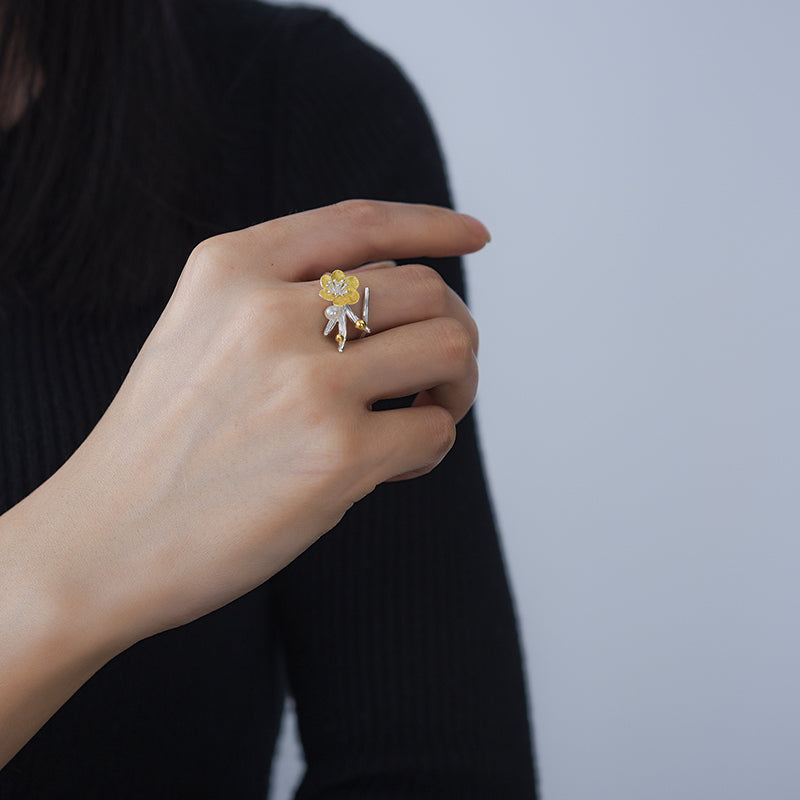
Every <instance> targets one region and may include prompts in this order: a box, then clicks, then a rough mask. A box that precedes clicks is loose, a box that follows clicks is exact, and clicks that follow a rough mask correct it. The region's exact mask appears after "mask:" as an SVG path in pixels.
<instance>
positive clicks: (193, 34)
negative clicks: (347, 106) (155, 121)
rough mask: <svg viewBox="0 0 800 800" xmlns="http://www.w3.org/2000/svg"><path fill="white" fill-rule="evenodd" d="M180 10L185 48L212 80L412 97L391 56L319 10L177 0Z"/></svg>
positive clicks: (252, 0)
mask: <svg viewBox="0 0 800 800" xmlns="http://www.w3.org/2000/svg"><path fill="white" fill-rule="evenodd" d="M181 8H182V12H183V14H184V25H185V29H186V31H187V39H188V43H189V45H190V48H191V51H192V52H193V55H194V56H195V58H196V60H197V62H198V63H200V64H201V66H203V67H204V69H205V74H206V77H210V78H213V79H214V80H216V81H217V82H222V83H225V82H228V84H237V83H239V82H246V81H247V80H248V79H255V80H258V79H261V80H262V81H268V80H269V79H270V77H271V76H272V75H274V76H275V77H277V78H279V79H280V80H281V81H282V83H283V85H284V88H285V90H286V91H290V92H296V91H302V90H304V89H310V88H311V89H313V88H315V87H316V88H317V89H318V90H319V91H320V98H319V99H320V100H324V99H326V98H327V99H328V100H329V101H331V102H336V101H338V100H339V99H341V100H342V102H346V101H347V97H348V96H349V97H350V98H353V97H355V96H356V95H357V96H358V98H359V99H360V100H362V101H364V100H368V99H369V98H370V97H375V98H377V97H378V95H380V93H381V92H384V93H385V92H387V91H389V92H392V93H393V94H394V95H395V96H394V99H395V100H398V99H400V98H399V97H398V95H399V96H402V97H404V98H405V99H406V100H407V101H408V102H410V103H412V104H413V103H417V102H418V98H417V96H416V93H415V92H414V90H413V88H412V87H411V85H410V84H409V82H408V81H407V79H406V78H405V76H404V74H403V73H402V70H400V68H399V67H398V66H397V64H396V63H395V62H394V61H393V60H392V59H391V58H389V57H388V56H387V55H386V54H385V53H384V52H382V51H381V50H379V49H378V48H376V47H374V46H373V45H371V44H370V43H368V42H366V41H365V40H364V39H363V38H362V37H361V36H359V35H358V34H357V33H355V32H354V31H353V30H352V29H351V28H350V27H349V26H348V25H347V24H346V23H345V22H343V21H342V20H341V19H339V18H338V17H336V16H335V15H333V14H332V13H331V12H329V11H327V10H325V9H323V8H317V7H312V6H296V5H288V6H286V5H275V4H271V3H264V2H260V0H185V2H184V4H183V6H182V7H181ZM331 93H332V94H331ZM340 94H342V95H344V96H343V97H341V98H340V97H339V95H340ZM323 104H324V103H323Z"/></svg>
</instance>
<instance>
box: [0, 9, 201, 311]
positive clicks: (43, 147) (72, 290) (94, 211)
mask: <svg viewBox="0 0 800 800" xmlns="http://www.w3.org/2000/svg"><path fill="white" fill-rule="evenodd" d="M181 6H182V4H181V3H180V0H69V2H64V0H0V69H4V70H11V72H12V74H13V75H14V76H15V77H16V79H17V83H19V79H20V78H22V79H24V80H26V81H27V87H28V91H29V94H30V95H31V97H32V95H33V92H34V88H35V70H36V68H38V69H39V70H40V74H42V73H43V76H44V86H43V88H42V90H41V93H40V95H39V96H38V97H36V98H35V99H33V98H32V101H31V102H30V104H29V108H28V109H27V110H26V112H25V113H24V115H23V117H22V118H21V119H20V120H19V122H18V123H17V124H16V125H15V126H14V127H13V128H12V129H11V130H10V131H8V132H7V133H4V134H0V153H2V156H3V162H4V167H5V174H4V175H3V176H2V184H0V292H2V293H3V295H4V296H6V297H8V296H13V297H15V298H17V299H24V298H25V297H26V296H29V295H36V296H38V297H39V298H40V299H41V300H43V301H44V302H45V303H46V304H47V305H48V306H50V307H52V308H53V309H58V310H65V309H79V310H85V311H93V312H97V311H109V310H114V309H119V308H134V307H137V306H140V305H141V304H143V303H145V302H147V301H148V300H150V299H152V298H153V297H156V296H159V297H160V296H168V292H169V291H170V290H171V288H172V286H173V285H174V282H175V280H176V278H177V274H178V272H179V269H180V267H181V266H182V264H183V262H184V260H185V258H186V255H187V254H188V250H189V249H190V248H191V245H192V244H193V243H194V242H196V241H197V240H198V239H199V238H201V232H203V231H207V230H208V228H209V225H211V227H213V223H209V222H208V220H207V219H206V218H204V213H205V212H204V210H203V209H202V208H200V206H199V204H198V202H197V198H198V197H199V196H200V194H201V192H198V186H197V181H198V180H202V178H199V177H198V176H199V175H201V174H202V169H198V168H197V167H198V165H199V164H202V163H203V160H204V157H205V156H206V154H207V151H208V148H209V147H210V143H211V141H212V135H211V133H210V131H211V126H210V123H209V120H208V118H207V115H206V113H205V111H204V107H203V102H202V99H201V94H200V92H199V90H198V88H197V86H196V83H195V79H194V76H193V72H192V68H191V59H190V57H189V54H188V50H187V48H186V46H185V43H184V41H183V39H182V35H181V26H180V25H179V24H178V18H177V17H178V14H179V13H180V10H181ZM7 84H8V82H7V81H6V85H7ZM2 85H3V81H0V86H2ZM6 94H7V93H6ZM3 102H8V97H5V98H4V97H3V96H2V94H0V103H3ZM190 178H191V180H190ZM206 235H208V234H207V233H206ZM156 254H157V255H156ZM165 293H167V294H165Z"/></svg>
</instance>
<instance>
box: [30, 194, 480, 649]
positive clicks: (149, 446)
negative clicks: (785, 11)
mask: <svg viewBox="0 0 800 800" xmlns="http://www.w3.org/2000/svg"><path fill="white" fill-rule="evenodd" d="M487 239H488V234H487V233H486V231H485V229H484V228H483V227H482V226H481V225H480V224H479V223H477V222H475V221H474V220H471V219H470V218H465V217H463V216H461V215H458V214H456V213H454V212H452V211H449V210H446V209H442V208H437V207H432V206H414V205H403V204H392V203H379V202H370V201H348V202H345V203H341V204H338V205H336V206H331V207H328V208H322V209H318V210H315V211H310V212H305V213H302V214H297V215H294V216H291V217H285V218H282V219H278V220H274V221H271V222H267V223H264V224H261V225H256V226H254V227H252V228H248V229H245V230H242V231H237V232H234V233H229V234H225V235H222V236H217V237H214V238H212V239H209V240H207V241H205V242H203V243H202V244H200V245H199V246H198V247H197V248H196V249H195V251H194V252H193V253H192V255H191V257H190V258H189V261H188V262H187V264H186V266H185V268H184V270H183V272H182V274H181V276H180V280H179V281H178V284H177V286H176V288H175V291H174V293H173V295H172V297H171V299H170V301H169V303H168V304H167V306H166V308H165V310H164V312H163V314H162V315H161V318H160V319H159V321H158V323H157V324H156V326H155V328H154V329H153V331H152V333H151V334H150V336H149V337H148V339H147V341H146V342H145V344H144V346H143V348H142V350H141V352H140V353H139V356H138V357H137V359H136V361H135V362H134V364H133V366H132V368H131V370H130V373H129V375H128V376H127V378H126V380H125V382H124V383H123V385H122V387H121V389H120V391H119V393H118V394H117V396H116V398H115V399H114V401H113V403H112V404H111V406H110V407H109V409H108V411H107V412H106V414H105V415H104V416H103V418H102V420H101V421H100V422H99V423H98V425H97V427H96V428H95V429H94V430H93V432H92V433H91V434H90V436H89V437H88V438H87V439H86V441H85V442H84V443H83V445H82V446H81V447H80V448H79V449H78V451H77V452H76V453H75V454H74V455H73V457H72V458H71V459H70V460H69V461H68V462H67V464H66V465H65V466H64V467H63V468H62V469H61V470H60V471H59V473H57V474H56V476H54V478H53V479H51V480H54V481H55V482H56V484H55V488H57V489H58V490H59V491H58V494H59V496H60V497H66V498H69V499H70V502H67V503H66V505H65V509H66V510H65V511H64V514H65V515H66V516H67V518H68V520H69V521H70V522H71V529H72V530H73V531H74V532H75V535H74V536H73V537H72V539H71V540H70V541H68V542H65V541H64V540H63V528H62V530H61V531H60V537H61V538H59V540H58V541H48V540H47V533H46V532H45V533H43V534H42V536H43V537H44V541H43V542H42V543H41V545H40V547H39V549H38V551H37V552H40V553H42V554H44V555H43V558H45V559H50V560H48V561H47V563H43V564H41V565H40V568H41V569H44V570H47V571H48V572H49V574H50V575H51V576H52V578H53V581H54V582H55V584H56V585H58V586H59V587H62V590H63V598H62V602H65V603H67V604H68V605H71V606H76V607H80V608H81V613H84V614H85V613H87V606H90V607H91V608H92V609H95V610H94V611H92V614H93V615H96V617H97V618H96V619H95V622H94V624H97V625H100V626H104V628H105V630H107V631H109V633H108V635H109V636H118V637H120V641H119V645H120V649H122V647H124V646H127V645H128V644H131V643H133V642H134V641H137V640H138V639H140V638H144V637H146V636H149V635H151V634H154V633H157V632H159V631H162V630H165V629H167V628H171V627H174V626H177V625H180V624H183V623H186V622H189V621H191V620H193V619H195V618H197V617H199V616H201V615H203V614H205V613H208V612H210V611H212V610H213V609H215V608H218V607H220V606H222V605H224V604H225V603H227V602H229V601H231V600H233V599H235V598H236V597H238V596H240V595H242V594H244V593H245V592H247V591H248V590H250V589H252V588H254V587H255V586H257V585H259V584H260V583H262V582H263V581H265V580H266V579H267V578H269V577H270V576H271V575H273V574H274V573H275V572H277V571H278V570H280V569H281V568H282V567H284V566H285V565H286V564H287V563H289V562H290V561H291V560H292V559H293V558H295V557H296V556H297V555H298V554H299V553H301V552H302V551H303V550H304V549H306V548H307V547H308V546H309V545H310V544H312V543H313V542H314V541H315V540H316V539H317V538H318V537H319V536H320V535H322V534H323V533H324V532H326V531H327V530H329V529H330V528H332V527H333V526H334V525H335V524H336V523H337V522H338V521H339V520H340V519H341V517H342V516H343V515H344V513H345V512H346V511H347V509H348V508H350V506H351V505H352V504H353V503H355V502H356V501H357V500H359V499H360V498H362V497H364V496H365V495H366V494H368V493H369V492H370V491H372V489H373V488H374V487H375V486H376V485H377V484H378V483H381V482H382V481H386V480H391V479H396V478H402V477H409V476H414V475H421V474H423V473H425V472H427V471H429V470H430V469H432V468H433V467H434V466H435V465H436V464H437V463H438V462H439V461H440V460H441V458H442V457H443V456H444V455H445V453H446V452H447V451H448V450H449V448H450V447H451V445H452V443H453V440H454V436H455V423H456V422H457V421H458V420H459V419H461V417H462V416H463V415H464V414H465V413H466V411H467V410H468V408H469V407H470V405H471V404H472V401H473V399H474V395H475V390H476V386H477V367H476V361H475V351H476V350H477V331H476V327H475V325H474V322H473V321H472V319H471V317H470V315H469V313H468V311H467V309H466V307H465V306H464V304H463V303H462V302H461V301H460V299H459V298H458V297H457V296H456V295H455V293H453V292H452V291H451V290H450V289H448V288H447V287H446V286H445V284H444V283H443V282H442V280H441V279H440V278H439V277H438V275H437V274H436V273H435V272H434V271H433V270H431V269H429V268H427V267H423V266H420V265H411V266H402V267H385V266H384V267H380V266H377V267H366V268H362V269H361V270H360V271H359V272H358V275H359V278H360V279H361V282H362V285H363V286H369V287H370V290H371V314H370V321H369V322H370V328H371V329H372V335H370V336H368V337H366V338H364V339H357V338H353V339H349V340H348V342H347V345H346V347H345V349H344V351H343V352H341V353H339V352H337V348H336V344H335V342H334V341H332V336H331V337H327V338H326V337H324V336H323V335H322V331H323V328H324V325H325V322H326V320H325V315H324V310H325V308H326V302H325V301H324V300H323V299H321V298H320V297H319V276H320V275H321V274H322V273H323V272H326V271H331V270H332V269H334V268H337V267H338V268H342V269H344V270H349V269H351V268H353V267H356V266H357V265H359V264H363V263H364V262H369V261H376V260H378V259H386V258H413V257H419V256H430V257H439V256H448V255H457V254H462V253H467V252H471V251H474V250H477V249H479V248H480V247H482V246H483V245H484V244H485V242H486V241H487ZM350 330H351V331H352V332H353V333H354V332H355V331H354V328H353V327H352V326H351V327H350ZM351 335H352V333H351ZM416 392H420V393H421V394H420V395H419V396H418V398H417V400H416V401H415V403H414V406H413V407H411V408H404V409H399V410H391V411H373V410H371V405H372V403H374V402H375V401H376V400H378V399H382V398H390V397H401V396H405V395H409V394H413V393H416ZM55 553H58V558H57V559H54V558H53V554H55Z"/></svg>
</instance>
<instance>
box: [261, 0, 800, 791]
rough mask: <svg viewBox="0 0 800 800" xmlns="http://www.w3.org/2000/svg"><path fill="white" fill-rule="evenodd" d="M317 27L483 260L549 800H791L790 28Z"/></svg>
mask: <svg viewBox="0 0 800 800" xmlns="http://www.w3.org/2000/svg"><path fill="white" fill-rule="evenodd" d="M328 6H329V7H330V8H332V9H334V10H335V11H337V12H338V13H339V14H340V15H341V16H343V17H344V18H345V19H347V20H348V21H349V22H350V23H351V24H352V25H353V26H354V27H355V28H356V29H357V30H358V31H360V32H361V33H362V34H363V35H364V36H366V37H367V38H368V39H369V40H371V41H372V42H374V43H376V44H378V45H379V46H381V47H383V48H385V49H386V50H388V51H389V52H390V53H391V54H392V55H393V56H394V57H395V58H396V59H397V60H398V61H399V62H400V63H401V64H402V65H403V67H404V68H405V69H406V71H407V73H408V74H409V76H410V77H411V79H412V80H413V81H414V83H415V84H416V85H417V87H418V88H419V90H420V92H421V93H422V95H423V97H424V98H425V100H426V102H427V103H428V106H429V108H430V109H431V112H432V114H433V116H434V118H435V121H436V124H437V128H438V130H439V133H440V136H441V139H442V143H443V146H444V150H445V154H446V157H447V161H448V165H449V168H450V172H451V176H452V182H453V187H454V190H455V196H456V200H457V203H458V206H459V208H460V209H461V210H464V211H468V212H470V213H473V214H475V215H477V216H479V217H481V218H482V219H483V220H484V221H485V222H486V223H487V224H488V225H489V227H490V228H491V230H492V233H493V237H494V239H493V241H492V243H491V244H490V245H489V246H488V247H487V248H486V250H485V251H484V252H482V253H481V254H479V255H476V256H473V257H470V259H469V260H468V270H469V279H470V280H469V284H470V293H471V306H472V308H473V311H474V313H475V315H476V317H477V319H478V322H479V323H480V325H481V329H482V351H481V368H482V383H481V389H480V394H479V399H478V416H479V421H480V424H481V428H482V438H483V443H484V450H485V456H486V462H487V465H488V468H489V475H490V481H491V488H492V491H493V494H494V498H495V501H496V507H497V512H498V517H499V520H500V523H501V527H502V533H503V545H504V549H505V553H506V558H507V562H508V567H509V571H510V576H511V580H512V585H513V589H514V593H515V596H516V602H517V609H518V614H519V621H520V629H521V635H522V639H523V645H524V648H525V653H526V669H527V672H528V675H529V681H530V687H531V692H532V699H533V706H534V718H535V727H536V739H537V750H538V761H539V767H540V773H541V784H542V789H543V796H544V798H545V800H578V799H580V800H583V799H584V798H593V800H606V799H607V800H651V799H653V800H656V799H658V800H660V799H661V798H663V799H664V800H667V798H669V800H673V798H676V797H680V798H684V799H685V798H689V799H690V800H694V798H697V800H701V798H702V800H707V799H708V798H723V797H724V798H726V800H737V799H738V798H742V800H744V798H747V799H748V800H750V798H753V797H759V798H797V797H800V758H799V757H798V751H799V748H800V699H799V698H800V693H798V675H800V646H798V630H797V629H798V625H797V612H798V610H800V589H798V586H797V577H796V576H797V571H798V559H799V557H800V545H798V541H797V534H798V530H800V525H798V522H799V521H800V513H798V467H799V466H800V464H798V461H800V457H799V456H798V452H799V451H800V447H799V446H800V435H798V431H799V426H798V422H797V409H798V399H800V397H799V395H800V382H799V381H798V377H797V346H798V341H800V336H798V333H800V331H799V328H800V325H799V324H798V320H797V316H798V315H797V307H798V297H800V279H799V278H798V250H799V248H798V245H799V244H800V159H798V146H799V145H800V113H799V111H798V75H799V74H800V72H799V70H800V4H798V3H797V2H769V0H761V2H755V1H753V2H750V1H748V0H729V1H728V2H721V1H719V2H714V1H712V0H661V1H660V2H655V1H651V2H647V1H643V2H632V1H630V2H623V1H622V0H608V1H606V0H558V2H556V0H550V1H549V2H537V1H536V0H518V1H517V2H513V1H512V0H505V2H504V1H503V0H495V2H491V3H487V2H480V3H479V2H470V1H468V0H440V2H432V0H404V2H402V3H399V2H398V3H389V2H381V1H380V0H332V1H331V2H329V3H328ZM293 736H294V728H293V722H292V719H291V718H288V719H287V725H286V727H285V730H284V735H283V738H282V740H281V747H280V754H279V756H278V762H277V766H278V774H277V778H276V782H275V788H274V791H273V794H272V797H273V798H275V800H282V799H283V798H287V797H289V796H290V790H291V787H292V786H293V785H294V784H295V783H296V780H297V778H298V774H299V773H298V770H299V768H300V765H299V756H298V752H297V748H296V746H295V745H294V744H293V741H292V740H293Z"/></svg>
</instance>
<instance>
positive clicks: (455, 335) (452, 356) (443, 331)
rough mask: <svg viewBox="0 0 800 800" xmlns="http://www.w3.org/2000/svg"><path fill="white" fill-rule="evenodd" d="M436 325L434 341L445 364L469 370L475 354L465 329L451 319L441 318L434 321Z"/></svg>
mask: <svg viewBox="0 0 800 800" xmlns="http://www.w3.org/2000/svg"><path fill="white" fill-rule="evenodd" d="M436 325H437V331H436V334H435V336H436V341H437V343H438V345H439V348H440V349H441V351H442V354H443V356H444V358H445V359H446V360H447V362H448V363H451V364H458V365H460V366H461V367H462V368H464V369H468V368H470V367H471V366H472V364H473V362H474V360H475V354H474V352H473V350H472V339H471V338H470V335H469V333H468V331H467V329H466V328H465V327H464V326H463V325H462V324H461V323H460V322H459V321H458V320H456V319H453V318H452V317H441V318H440V319H438V320H436Z"/></svg>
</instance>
